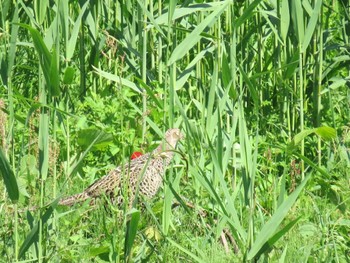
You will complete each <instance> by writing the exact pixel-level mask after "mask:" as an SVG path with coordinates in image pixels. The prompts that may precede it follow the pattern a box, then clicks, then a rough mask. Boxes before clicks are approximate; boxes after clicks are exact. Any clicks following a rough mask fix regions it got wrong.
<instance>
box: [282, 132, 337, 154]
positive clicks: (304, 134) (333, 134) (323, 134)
mask: <svg viewBox="0 0 350 263" xmlns="http://www.w3.org/2000/svg"><path fill="white" fill-rule="evenodd" d="M312 133H316V134H317V135H319V136H320V137H321V138H322V139H324V140H331V139H334V138H335V137H336V131H335V129H333V128H331V127H327V126H323V127H318V128H314V129H308V130H304V131H302V132H299V133H298V134H297V135H295V136H294V138H293V139H292V141H291V142H290V143H289V144H288V145H287V151H288V152H292V151H293V150H294V149H295V147H296V146H297V145H299V144H300V142H301V141H302V140H304V139H305V137H307V136H309V135H310V134H312Z"/></svg>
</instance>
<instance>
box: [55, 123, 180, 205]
mask: <svg viewBox="0 0 350 263" xmlns="http://www.w3.org/2000/svg"><path fill="white" fill-rule="evenodd" d="M182 138H183V135H182V133H181V132H180V130H179V129H177V128H175V129H169V130H167V132H166V133H165V141H164V143H161V144H160V145H159V146H158V147H157V148H156V149H155V150H153V151H152V152H150V153H147V154H144V155H141V156H138V157H137V158H134V159H132V160H131V161H130V162H129V163H127V164H125V165H124V166H119V167H117V168H115V169H114V170H112V171H110V172H109V174H108V175H106V176H104V177H102V178H100V179H99V180H97V181H96V182H94V183H93V184H92V185H90V186H89V187H88V188H86V189H85V190H84V191H83V192H81V193H79V194H75V195H72V196H69V197H66V198H63V199H61V200H60V201H59V203H58V204H59V205H65V206H71V205H74V204H75V203H80V202H83V201H85V200H87V199H90V198H91V199H94V198H97V197H99V196H101V195H106V196H110V197H111V199H112V200H114V201H115V202H116V203H117V204H118V205H121V204H122V203H123V202H124V196H127V197H128V200H127V201H128V203H129V207H131V205H132V204H133V202H134V199H135V196H136V193H137V192H139V194H140V195H142V196H145V197H147V198H152V197H154V195H155V194H156V193H157V192H158V190H159V188H160V186H161V185H162V182H163V178H162V176H163V174H164V171H165V169H166V168H167V166H168V165H169V164H170V162H171V160H172V159H173V155H174V152H173V150H174V149H175V147H176V144H177V142H178V141H179V140H181V139H182ZM125 191H127V192H125ZM123 193H124V194H123Z"/></svg>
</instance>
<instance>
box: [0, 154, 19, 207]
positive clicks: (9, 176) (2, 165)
mask: <svg viewBox="0 0 350 263" xmlns="http://www.w3.org/2000/svg"><path fill="white" fill-rule="evenodd" d="M0 173H1V175H2V178H3V179H4V183H5V187H6V190H7V193H8V195H9V197H10V199H11V201H12V202H14V203H16V202H17V201H18V198H19V190H18V184H17V180H16V177H15V175H14V173H13V171H12V169H11V166H10V164H9V162H8V160H7V158H6V156H5V154H4V152H3V150H2V148H0Z"/></svg>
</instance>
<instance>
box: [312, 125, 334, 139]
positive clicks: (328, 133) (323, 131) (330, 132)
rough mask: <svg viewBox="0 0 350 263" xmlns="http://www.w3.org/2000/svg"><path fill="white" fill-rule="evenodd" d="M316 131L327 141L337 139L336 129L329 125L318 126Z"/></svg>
mask: <svg viewBox="0 0 350 263" xmlns="http://www.w3.org/2000/svg"><path fill="white" fill-rule="evenodd" d="M315 132H316V134H317V135H318V136H320V137H321V138H322V139H324V140H326V141H329V140H332V139H335V138H336V136H337V132H336V130H335V129H333V128H331V127H327V126H323V127H319V128H316V129H315Z"/></svg>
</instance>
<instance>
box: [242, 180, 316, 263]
mask: <svg viewBox="0 0 350 263" xmlns="http://www.w3.org/2000/svg"><path fill="white" fill-rule="evenodd" d="M310 177H311V174H308V175H307V176H306V177H305V179H304V180H303V181H302V182H301V184H300V185H299V186H298V187H297V189H295V191H294V192H293V193H292V194H291V195H290V196H288V197H287V198H286V200H285V201H284V202H283V203H282V204H281V205H280V206H279V207H278V209H277V210H276V212H275V213H274V214H273V216H272V217H271V218H270V220H269V221H267V222H266V223H265V224H264V226H263V227H262V228H261V230H260V232H259V233H258V235H257V237H256V239H255V241H254V243H253V245H252V247H251V249H250V250H249V252H248V255H247V259H248V260H252V259H253V258H254V257H255V256H256V255H257V253H258V252H259V251H260V249H261V248H262V247H263V245H264V244H265V243H266V242H267V241H268V240H269V239H270V238H271V237H272V235H273V234H274V233H275V231H276V230H277V228H278V227H279V226H280V224H281V223H282V221H283V219H284V218H285V217H286V215H287V213H288V212H289V210H290V208H291V207H292V206H293V205H294V203H295V201H296V200H297V198H298V196H299V195H300V193H301V191H302V190H303V189H304V187H305V185H306V183H307V181H308V180H309V179H310Z"/></svg>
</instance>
